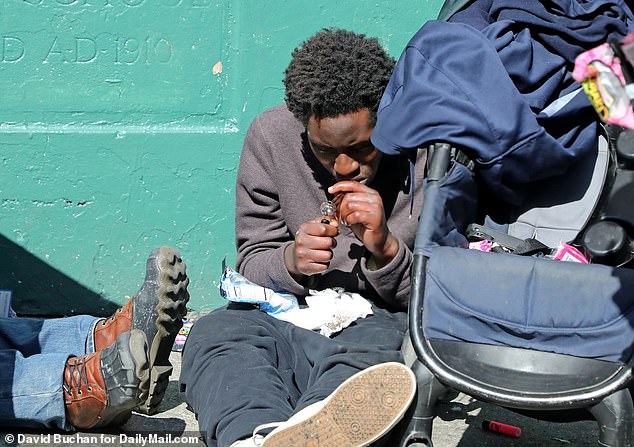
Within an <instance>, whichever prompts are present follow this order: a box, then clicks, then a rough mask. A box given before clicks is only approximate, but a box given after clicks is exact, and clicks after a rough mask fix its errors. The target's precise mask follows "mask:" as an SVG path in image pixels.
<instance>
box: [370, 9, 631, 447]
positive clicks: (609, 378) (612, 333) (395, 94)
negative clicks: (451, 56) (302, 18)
mask: <svg viewBox="0 0 634 447" xmlns="http://www.w3.org/2000/svg"><path fill="white" fill-rule="evenodd" d="M475 3H476V4H479V5H478V6H479V7H480V8H482V4H487V7H489V6H490V5H491V3H493V4H495V3H496V1H493V2H491V1H488V2H484V1H480V2H478V1H476V2H475ZM498 3H505V2H502V1H501V2H498ZM506 3H508V2H506ZM518 3H519V2H518ZM529 3H531V4H532V3H533V2H529ZM546 3H549V2H546ZM550 3H557V4H559V6H561V4H563V3H569V2H563V1H553V2H550ZM597 3H600V2H597ZM603 3H609V2H603ZM519 7H520V8H522V7H523V5H520V6H519ZM527 7H528V8H530V5H529V6H527ZM500 26H503V24H502V25H500ZM424 28H425V27H424ZM438 30H440V31H442V27H441V26H440V25H439V24H432V25H431V26H430V27H428V28H427V30H421V32H419V34H418V35H417V36H415V38H414V39H413V42H414V43H413V44H412V45H410V46H409V47H408V48H407V49H406V51H405V52H404V54H403V56H401V59H400V60H399V64H398V65H397V69H396V70H395V74H394V75H393V77H392V80H391V81H390V85H388V88H387V90H386V95H385V96H384V98H383V101H382V103H381V106H380V107H379V120H378V122H377V126H376V128H375V134H373V137H372V138H373V141H374V142H375V145H376V146H377V147H378V148H379V149H381V150H382V151H384V152H388V153H390V152H392V153H394V152H401V151H407V149H408V148H416V147H420V146H422V145H423V144H425V146H426V147H427V150H428V167H427V172H428V175H427V185H426V189H425V197H424V205H423V211H422V216H421V219H420V223H419V229H418V233H417V238H416V245H415V249H414V260H413V267H412V293H411V297H410V308H409V318H410V322H409V329H410V338H411V344H412V346H413V348H414V351H415V353H416V358H417V360H416V362H415V363H414V365H413V369H414V371H415V373H416V374H417V377H418V381H419V383H418V386H419V388H418V397H417V402H416V404H415V405H414V406H413V409H412V413H413V414H412V415H411V417H409V419H408V421H409V422H408V423H409V425H408V426H407V427H406V429H405V432H404V435H403V436H402V438H401V441H400V446H401V447H405V446H410V447H412V446H419V447H420V446H427V447H431V446H432V440H431V431H432V422H433V418H434V409H435V406H436V404H437V402H438V400H439V399H440V398H441V397H442V396H443V395H444V394H445V393H446V392H447V391H448V390H457V391H460V392H463V393H465V394H468V395H470V396H473V397H475V398H477V399H479V400H482V401H485V402H490V403H493V404H497V405H500V406H503V407H506V408H509V409H513V410H515V411H518V412H520V413H524V414H527V415H530V416H533V417H536V418H543V419H553V417H554V418H555V420H562V421H563V420H576V419H583V418H587V417H588V416H591V417H594V418H595V419H596V420H597V422H598V423H599V430H600V436H599V445H601V446H611V447H631V446H632V445H634V444H633V437H632V436H633V435H632V430H633V428H634V409H633V404H632V397H631V394H630V391H629V390H628V385H629V384H630V382H631V379H632V368H633V366H634V270H631V269H629V268H627V267H628V264H629V265H631V263H632V262H631V261H632V255H633V253H634V250H633V247H632V243H631V238H632V236H633V235H634V214H633V212H632V208H633V207H632V206H631V204H632V203H633V199H634V175H633V171H631V170H630V169H631V168H632V163H631V160H632V147H633V146H634V144H633V141H634V140H632V134H631V133H629V132H627V131H626V132H622V133H618V129H617V132H607V131H606V132H601V131H599V130H600V129H601V127H600V126H593V125H592V124H590V122H589V121H588V122H587V123H588V124H587V127H584V129H586V130H587V129H591V132H590V131H589V132H588V135H591V138H586V139H585V140H584V139H583V138H577V139H576V140H575V143H574V144H573V145H570V146H568V147H562V145H563V146H565V143H562V144H560V145H559V146H558V145H557V144H555V141H554V140H557V141H556V143H558V144H559V143H561V142H562V141H564V140H565V138H562V135H563V134H564V133H565V132H561V133H560V134H559V135H558V138H551V140H549V138H550V137H549V136H548V135H544V134H543V132H542V133H541V134H540V133H539V130H538V129H537V127H538V126H537V125H536V127H535V128H534V129H533V130H531V132H532V133H531V135H533V139H532V140H530V139H529V138H525V139H523V140H522V138H518V135H519V136H520V137H521V135H520V134H519V133H518V132H521V131H517V130H516V129H515V128H512V126H510V127H509V128H501V127H500V126H498V127H497V128H496V127H495V123H494V124H493V125H490V126H489V127H490V128H491V129H488V131H489V133H490V134H494V135H495V141H494V140H493V138H491V139H490V142H489V141H486V139H487V138H489V134H484V133H483V134H481V135H480V136H479V137H480V138H471V135H470V133H469V130H470V129H469V123H470V121H469V120H473V118H472V117H470V116H463V117H462V120H463V121H460V120H457V119H456V120H454V121H453V122H450V123H449V124H446V121H447V120H449V121H451V113H452V110H455V109H456V108H458V109H459V108H460V107H465V108H468V107H470V106H471V105H472V104H471V103H469V101H471V102H473V99H472V98H470V97H469V94H470V93H473V91H474V89H472V90H468V88H469V85H471V84H475V85H476V87H478V80H469V81H470V82H469V85H466V86H463V87H462V88H461V86H460V85H459V83H460V79H459V78H458V77H454V78H451V76H450V75H447V73H448V72H449V70H441V69H437V70H436V71H435V72H433V73H432V75H433V76H436V77H435V78H434V81H435V82H434V84H435V85H436V86H438V85H439V84H440V87H438V88H440V89H441V90H443V89H446V91H447V95H445V96H444V97H443V96H442V95H439V94H438V91H437V90H436V91H432V92H430V91H429V90H430V89H425V88H423V87H420V86H422V85H431V83H429V82H423V81H420V76H419V75H420V74H421V73H425V70H427V71H430V70H429V69H428V67H430V66H431V67H434V68H437V67H438V66H441V65H442V64H443V63H445V61H444V60H443V59H442V55H440V56H438V57H436V58H434V51H436V52H438V51H439V50H438V46H437V45H434V44H435V43H438V42H439V41H438V42H437V41H435V35H436V34H437V35H439V36H440V32H438V33H436V31H438ZM451 31H452V33H451V34H450V35H451V37H449V38H445V42H446V47H445V49H446V50H447V51H451V50H452V49H456V48H458V47H460V48H461V49H464V47H465V46H469V44H470V42H472V41H473V42H475V41H477V40H478V39H480V38H481V36H480V37H479V36H478V34H477V33H474V32H472V30H470V29H466V28H461V27H456V26H454V27H453V28H452V29H451ZM460 33H463V37H465V38H462V39H460V40H459V39H458V38H457V37H455V36H459V35H460ZM445 34H447V33H445ZM500 35H502V33H500ZM417 39H418V40H417ZM518 40H519V39H518ZM421 42H422V43H421ZM454 43H455V45H454ZM476 43H481V42H479V41H478V42H476ZM480 46H481V45H477V44H474V45H472V46H471V47H469V48H467V49H466V52H465V56H464V57H466V58H468V57H476V58H480V60H482V64H483V67H481V70H482V72H483V73H482V77H483V78H486V75H491V76H496V72H495V70H493V69H491V71H488V69H489V68H490V67H489V66H488V65H487V61H488V59H487V57H488V55H489V54H491V52H489V53H485V52H482V53H481V54H480V53H478V51H480ZM533 48H534V47H533ZM414 50H415V51H414ZM474 53H475V54H476V55H475V56H473V54H474ZM421 55H422V56H421ZM496 57H497V56H496ZM502 57H504V54H503V55H502ZM462 62H463V61H460V60H458V63H462ZM492 63H493V64H494V63H495V61H493V62H492ZM445 65H446V66H451V61H450V62H449V63H446V64H445ZM511 68H512V67H511ZM496 70H497V69H496ZM441 75H442V76H445V77H447V78H451V79H449V80H450V81H451V82H446V83H445V84H442V81H443V78H442V77H441ZM494 85H495V86H496V88H497V89H499V90H500V91H492V92H490V94H491V95H492V96H495V95H499V96H500V97H499V98H497V99H498V100H499V101H497V102H496V104H497V105H500V107H501V108H502V109H504V107H505V104H504V98H505V97H507V98H508V101H510V102H512V101H513V99H514V96H513V95H514V94H515V95H516V94H517V91H514V90H513V89H514V88H515V87H514V86H511V87H509V88H508V89H507V87H508V82H507V84H505V83H504V80H500V82H499V83H495V84H494ZM417 86H418V87H417ZM482 86H483V88H485V87H486V85H485V84H484V83H483V84H482ZM465 92H466V93H465ZM560 93H561V92H560ZM566 95H569V96H568V98H567V100H566V101H563V103H564V104H563V105H562V101H559V102H558V107H559V108H558V110H556V111H555V112H553V111H552V110H551V111H550V112H553V113H551V114H546V115H547V116H546V117H545V118H544V119H543V120H542V121H541V122H540V123H538V124H539V126H542V127H544V126H545V127H548V119H547V118H549V117H552V116H556V115H557V113H559V114H564V115H566V114H567V113H568V112H567V111H566V108H567V107H571V109H570V113H574V114H575V115H568V117H567V122H568V123H570V122H571V117H573V116H576V117H578V118H579V119H581V120H584V119H586V118H587V115H584V114H583V113H581V114H579V110H580V109H579V108H576V107H575V101H580V96H576V95H577V94H576V93H574V92H573V90H572V88H571V89H570V90H569V93H565V92H564V93H563V96H566ZM439 96H440V97H439ZM560 97H561V96H560ZM430 98H431V99H430ZM464 98H467V99H464ZM489 99H490V98H484V99H483V101H486V100H489ZM460 101H462V102H460ZM586 101H587V100H586ZM556 102H557V101H556ZM579 104H581V103H577V105H579ZM480 105H482V104H480ZM434 109H436V110H438V109H440V111H441V112H440V113H439V114H435V113H434ZM477 109H478V107H472V108H471V109H469V110H473V111H474V112H473V113H472V115H477V113H478V111H477ZM425 112H427V114H426V113H425ZM515 112H517V113H515ZM500 113H502V114H504V113H506V114H511V115H512V116H505V117H502V118H508V119H507V120H506V121H509V122H511V123H515V124H517V127H518V128H522V126H528V127H530V126H531V125H532V122H528V121H527V122H524V121H522V120H523V119H524V117H525V114H526V110H516V111H513V110H511V109H508V110H506V109H504V110H502V112H500ZM513 113H515V115H513ZM399 114H400V116H399ZM529 114H530V112H529ZM430 115H431V116H439V115H442V116H443V119H444V121H443V122H440V121H436V122H430V121H431V120H432V119H433V118H429V116H430ZM403 116H407V117H408V118H407V119H403ZM531 116H532V115H531ZM419 117H420V121H419V120H418V118H419ZM573 119H574V118H573ZM424 120H426V121H427V122H422V121H424ZM491 121H492V120H487V121H486V123H487V124H488V123H491ZM465 122H466V124H464V123H465ZM559 123H560V124H561V123H562V121H560V122H559ZM476 124H477V123H476ZM474 127H475V126H474ZM480 127H486V124H485V123H484V122H483V123H480ZM562 128H563V127H560V128H559V129H562ZM552 129H555V128H554V127H553V128H551V130H552ZM582 133H583V131H582V130H579V129H577V132H576V133H575V135H576V136H577V137H579V136H580V135H581V134H582ZM443 135H446V136H447V138H446V139H444V138H442V136H443ZM535 135H537V136H535ZM507 136H509V140H508V141H505V140H504V139H505V138H506V137H507ZM443 140H444V141H447V142H442V141H443ZM480 140H485V144H483V145H481V146H478V144H479V143H480ZM500 140H502V141H503V142H510V141H511V140H513V141H514V142H517V141H521V144H519V145H515V146H514V145H513V144H508V145H506V146H505V145H504V144H497V143H499V141H500ZM535 140H538V141H539V143H538V144H534V145H533V146H534V147H533V148H531V147H529V145H530V144H533V143H534V142H535ZM429 141H441V142H440V143H432V144H426V142H429ZM524 141H526V142H527V143H524ZM588 142H591V143H592V144H591V145H589V144H588ZM518 146H519V147H520V149H521V150H518V151H510V150H509V151H505V152H504V153H487V151H490V150H494V149H495V148H496V147H502V148H504V147H518ZM544 147H547V148H549V152H548V154H547V155H546V156H544V155H540V153H538V152H537V151H534V152H532V153H531V150H532V149H535V148H537V149H540V148H544ZM581 147H585V149H583V150H581V149H580V148H581ZM492 148H494V149H492ZM551 148H553V149H552V150H551ZM588 148H591V149H588ZM558 150H561V151H560V152H557V151H558ZM522 151H523V154H524V155H522V153H521V152H522ZM526 154H528V155H526ZM562 154H568V155H570V156H571V157H570V159H569V160H566V159H565V156H564V155H562ZM556 165H558V166H559V167H560V168H562V167H564V165H565V168H562V169H560V170H559V171H557V167H556ZM546 171H548V173H547V174H548V175H544V173H545V172H546ZM518 178H519V179H521V181H516V180H517V179H518ZM527 185H530V187H526V186H527ZM516 187H517V188H518V189H521V188H524V189H523V190H522V191H521V192H519V193H518V192H517V191H518V190H517V189H515V188H516ZM521 194H524V195H523V196H521ZM500 205H501V206H500ZM473 224H476V225H473ZM475 239H486V240H489V241H492V242H497V243H499V245H500V246H501V249H500V250H499V252H498V253H484V252H481V251H477V250H469V249H467V248H468V246H469V241H470V240H475ZM560 242H569V243H571V244H574V245H577V246H579V247H583V248H585V250H586V252H587V253H589V254H590V255H592V259H593V264H582V263H573V262H562V261H556V260H552V259H549V258H548V257H547V255H548V254H549V253H550V249H549V247H556V246H557V245H558V244H559V243H560ZM599 263H602V264H604V265H600V264H599Z"/></svg>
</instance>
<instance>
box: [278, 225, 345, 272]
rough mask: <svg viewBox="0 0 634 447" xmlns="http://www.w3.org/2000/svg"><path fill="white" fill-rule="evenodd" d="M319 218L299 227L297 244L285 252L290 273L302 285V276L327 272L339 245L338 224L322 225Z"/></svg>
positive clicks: (296, 238) (285, 261) (285, 260)
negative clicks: (335, 248) (336, 238)
mask: <svg viewBox="0 0 634 447" xmlns="http://www.w3.org/2000/svg"><path fill="white" fill-rule="evenodd" d="M321 219H322V217H317V218H315V219H313V220H310V221H308V222H304V223H303V224H301V225H300V226H299V230H297V232H296V233H295V243H293V244H291V245H289V246H288V247H287V248H286V251H285V252H284V263H285V264H286V268H287V269H288V271H289V273H290V274H291V275H292V276H293V278H295V279H296V280H297V281H298V282H300V283H301V279H302V276H310V275H314V274H316V273H321V272H323V271H325V270H326V269H327V268H328V266H329V265H330V260H331V259H332V249H333V248H334V247H335V246H336V245H337V242H336V240H335V236H337V234H339V228H338V224H337V222H334V221H333V222H331V223H330V224H325V223H321Z"/></svg>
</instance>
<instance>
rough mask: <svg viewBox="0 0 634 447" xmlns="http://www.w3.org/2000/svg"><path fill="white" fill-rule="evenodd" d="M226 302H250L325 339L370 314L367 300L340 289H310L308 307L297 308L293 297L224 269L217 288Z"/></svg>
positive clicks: (229, 269) (370, 306) (226, 268)
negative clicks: (315, 332)
mask: <svg viewBox="0 0 634 447" xmlns="http://www.w3.org/2000/svg"><path fill="white" fill-rule="evenodd" d="M218 288H219V289H220V295H221V296H222V297H223V298H224V299H226V300H227V301H232V302H235V303H250V304H254V305H256V306H258V308H259V309H260V310H261V311H263V312H266V313H267V314H269V315H271V316H273V317H275V318H278V319H280V320H283V321H287V322H289V323H292V324H294V325H296V326H299V327H302V328H304V329H309V330H316V329H319V333H320V334H321V335H324V336H326V337H330V336H331V335H332V334H334V333H337V332H339V331H341V330H342V329H345V328H346V327H348V326H350V324H352V323H353V322H354V321H356V320H358V319H359V318H365V317H367V316H368V315H371V314H372V313H373V312H372V305H371V303H370V301H368V300H367V299H365V298H363V297H362V296H361V295H359V294H358V293H352V292H346V291H345V290H344V289H343V288H341V287H334V288H331V289H324V290H310V295H309V296H307V297H306V304H308V307H306V308H300V307H299V303H298V302H297V298H296V297H295V295H293V294H290V293H284V292H275V291H273V290H271V289H268V288H266V287H262V286H259V285H257V284H255V283H253V282H251V281H249V280H248V279H246V278H245V277H244V276H242V275H240V274H239V273H237V272H234V271H233V270H232V269H231V268H229V267H227V266H225V268H224V271H223V273H222V278H221V279H220V284H219V286H218Z"/></svg>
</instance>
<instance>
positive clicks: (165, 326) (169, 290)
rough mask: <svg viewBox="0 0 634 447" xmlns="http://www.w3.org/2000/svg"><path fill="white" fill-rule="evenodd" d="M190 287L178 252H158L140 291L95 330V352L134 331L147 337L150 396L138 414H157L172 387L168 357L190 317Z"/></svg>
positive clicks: (152, 258)
mask: <svg viewBox="0 0 634 447" xmlns="http://www.w3.org/2000/svg"><path fill="white" fill-rule="evenodd" d="M188 284H189V278H188V277H187V274H186V265H185V263H184V262H183V260H182V259H181V256H180V253H179V252H178V250H176V249H175V248H171V247H159V248H155V249H154V250H153V251H152V254H151V255H150V257H149V258H148V260H147V268H146V274H145V281H144V282H143V285H142V286H141V289H140V290H139V291H138V292H137V293H136V295H134V297H132V298H131V299H130V300H129V301H128V302H127V304H126V305H124V306H123V307H121V308H120V309H118V310H117V311H116V312H115V313H114V314H113V315H112V316H111V317H110V318H108V319H106V320H103V321H101V322H100V323H98V324H97V326H96V327H95V351H100V350H102V349H104V348H105V347H107V346H109V345H111V344H112V342H113V341H114V340H116V339H117V337H118V336H119V335H121V334H122V333H124V332H127V331H129V330H131V329H140V330H142V331H143V332H144V333H145V336H146V338H147V341H148V343H149V345H150V350H149V360H150V374H149V377H148V380H149V394H148V396H147V399H146V401H145V402H143V403H142V404H141V406H140V408H139V411H142V412H144V413H147V414H153V413H156V409H157V407H158V404H159V403H161V400H163V396H164V395H165V389H166V388H167V385H168V383H169V376H170V374H171V373H172V364H171V363H170V361H169V355H170V352H171V350H172V345H173V344H174V339H175V338H176V335H177V334H178V331H179V330H180V328H181V327H182V326H183V318H184V317H185V315H186V314H187V307H186V304H187V301H188V300H189V293H188V292H187V285H188ZM143 385H144V386H145V384H143Z"/></svg>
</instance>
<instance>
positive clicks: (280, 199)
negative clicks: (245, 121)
mask: <svg viewBox="0 0 634 447" xmlns="http://www.w3.org/2000/svg"><path fill="white" fill-rule="evenodd" d="M419 152H420V153H419V156H418V160H417V162H416V169H415V171H416V180H415V187H416V191H415V196H414V197H415V200H414V208H413V212H412V214H411V216H410V197H409V188H408V186H407V185H406V182H407V173H408V172H409V166H408V163H407V161H406V160H405V159H403V158H401V157H395V156H386V155H384V156H383V159H382V160H381V165H380V167H379V170H378V172H377V174H376V176H375V178H374V180H373V182H372V183H371V184H370V185H369V186H370V187H372V188H374V189H376V190H377V191H379V193H380V194H381V197H382V199H383V202H384V207H385V209H386V217H387V225H388V227H389V229H390V231H391V232H392V234H394V235H395V236H396V237H397V238H398V240H399V252H398V254H397V256H396V257H395V258H394V259H393V260H392V261H391V262H390V263H389V264H387V265H386V266H384V267H383V268H381V269H379V270H375V271H370V270H368V268H367V266H366V256H367V253H366V250H365V248H364V247H363V245H362V244H361V243H360V242H359V240H358V239H357V238H356V237H355V236H354V234H353V233H352V232H351V231H350V230H349V229H348V228H347V227H345V226H340V234H339V236H337V246H336V247H335V249H334V252H333V259H332V261H331V263H330V267H329V268H328V270H327V271H326V272H324V273H322V274H320V275H317V276H316V277H315V278H311V279H312V280H311V284H310V288H313V289H318V290H321V289H324V288H327V287H344V288H345V289H346V290H348V291H351V292H358V293H360V294H361V295H363V296H364V297H366V298H368V299H376V298H380V299H382V300H383V301H384V302H386V303H388V304H389V305H391V306H392V307H395V308H400V309H402V308H404V307H405V306H406V305H407V300H408V298H409V285H410V284H409V283H410V281H409V269H410V265H411V261H412V253H411V249H412V247H413V244H414V236H415V232H416V226H417V223H418V216H419V215H420V209H421V206H422V186H423V173H424V165H425V156H426V154H425V152H424V151H419ZM335 182H336V181H335V179H334V178H333V177H332V175H331V174H330V173H328V172H327V171H326V169H324V168H323V167H322V166H321V165H320V164H319V162H318V161H317V160H316V158H315V157H314V155H313V154H312V152H311V151H310V148H309V147H308V145H307V142H306V139H305V135H304V127H303V126H302V124H301V123H300V122H299V121H298V120H296V119H295V118H294V117H293V115H292V114H291V113H290V112H289V111H288V109H287V108H286V106H285V105H280V106H277V107H273V108H271V109H269V110H267V111H265V112H263V113H262V114H260V115H259V116H257V117H256V118H255V120H254V121H253V123H251V126H250V127H249V130H248V132H247V136H246V139H245V141H244V147H243V149H242V154H241V157H240V167H239V170H238V180H237V185H236V246H237V250H238V257H237V266H236V267H237V270H238V271H239V272H240V273H241V274H242V275H244V276H246V277H247V278H248V279H250V280H251V281H253V282H255V283H257V284H259V285H261V286H265V287H269V288H271V289H273V290H277V291H288V292H291V293H294V294H297V295H305V294H307V293H308V290H307V288H306V287H305V286H304V285H302V284H299V283H298V282H297V281H295V280H294V279H293V278H292V277H291V275H290V274H289V272H288V270H287V269H286V266H285V265H284V249H285V248H286V246H287V245H288V244H290V243H292V242H293V238H294V234H295V232H296V231H297V230H298V229H299V226H300V225H301V224H302V223H304V222H306V221H308V220H311V219H314V218H315V217H317V216H319V205H320V204H321V203H322V202H323V201H324V200H327V194H326V188H328V186H330V185H332V184H334V183H335Z"/></svg>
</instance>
